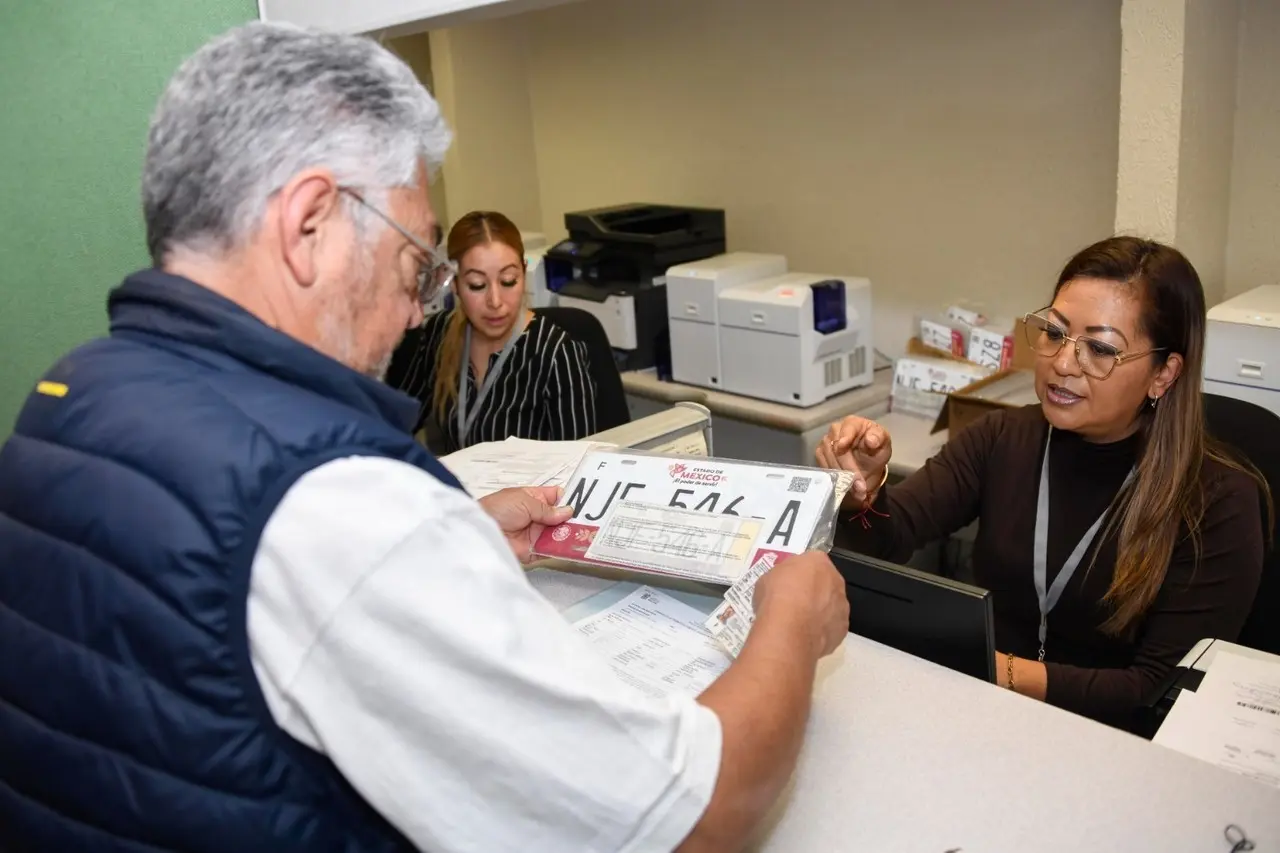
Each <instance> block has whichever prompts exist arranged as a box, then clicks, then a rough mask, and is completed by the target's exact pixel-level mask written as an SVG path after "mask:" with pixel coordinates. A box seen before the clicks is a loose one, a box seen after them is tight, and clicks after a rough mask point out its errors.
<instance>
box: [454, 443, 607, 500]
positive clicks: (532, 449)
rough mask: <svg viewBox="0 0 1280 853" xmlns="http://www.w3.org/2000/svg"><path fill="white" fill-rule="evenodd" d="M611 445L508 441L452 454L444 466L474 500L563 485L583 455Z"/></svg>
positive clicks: (472, 447) (479, 445) (474, 447)
mask: <svg viewBox="0 0 1280 853" xmlns="http://www.w3.org/2000/svg"><path fill="white" fill-rule="evenodd" d="M609 446H610V445H607V444H601V443H599V442H595V441H531V440H529V439H525V438H508V439H507V440H506V441H488V442H484V443H483V444H475V445H472V446H471V447H468V448H465V449H463V450H459V451H458V452H457V453H450V454H449V455H448V456H445V457H442V458H441V459H440V462H441V464H443V465H444V467H446V468H448V469H449V472H450V473H451V474H453V476H455V477H457V478H458V481H459V482H461V483H462V485H463V487H464V488H465V489H466V490H467V492H468V494H470V495H471V496H472V497H473V498H482V497H484V496H485V495H490V494H493V493H494V492H497V491H501V490H502V489H507V488H522V487H524V486H563V485H564V484H565V483H566V482H567V481H568V479H569V477H570V475H572V474H573V471H574V469H575V468H577V467H578V463H579V462H580V461H582V457H583V455H585V454H586V453H587V452H588V451H590V450H595V449H597V448H601V447H609Z"/></svg>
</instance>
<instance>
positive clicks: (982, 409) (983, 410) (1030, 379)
mask: <svg viewBox="0 0 1280 853" xmlns="http://www.w3.org/2000/svg"><path fill="white" fill-rule="evenodd" d="M1038 402H1040V398H1039V397H1037V396H1036V387H1035V373H1034V372H1033V371H1030V370H1001V371H1000V372H999V373H993V374H992V375H990V376H988V377H987V378H985V379H979V380H978V381H977V382H974V383H973V384H972V385H969V386H966V387H964V388H961V389H960V390H958V391H953V392H951V393H950V394H948V395H947V402H946V405H945V406H943V407H942V412H941V413H940V414H939V415H938V419H937V420H936V421H935V422H934V424H933V429H932V430H931V431H932V432H938V431H939V430H943V429H945V430H949V431H950V432H949V434H948V436H949V437H950V436H954V435H955V434H956V433H958V432H960V430H962V429H964V428H965V427H967V426H969V424H971V423H973V422H974V421H976V420H978V419H979V418H981V417H982V416H983V415H985V414H987V413H988V412H993V411H996V410H997V409H1009V408H1017V407H1020V406H1029V405H1032V404H1033V403H1038Z"/></svg>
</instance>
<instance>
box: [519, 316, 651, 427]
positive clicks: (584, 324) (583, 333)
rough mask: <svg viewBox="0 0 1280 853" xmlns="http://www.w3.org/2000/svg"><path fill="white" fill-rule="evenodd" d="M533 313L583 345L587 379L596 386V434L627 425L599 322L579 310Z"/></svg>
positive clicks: (628, 416)
mask: <svg viewBox="0 0 1280 853" xmlns="http://www.w3.org/2000/svg"><path fill="white" fill-rule="evenodd" d="M534 313H535V314H537V315H539V316H542V317H546V318H547V319H548V320H550V321H551V322H553V323H555V324H556V325H557V326H559V327H560V328H562V329H564V331H565V334H567V335H568V336H569V337H571V338H573V339H574V340H575V341H579V342H581V343H583V344H586V347H587V356H588V358H590V360H591V364H590V366H589V369H590V372H591V379H592V380H593V381H594V382H595V386H596V430H597V431H599V432H603V431H605V430H607V429H613V428H614V427H618V426H622V425H623V424H627V423H631V410H630V409H628V408H627V394H626V392H625V391H624V390H623V389H622V374H621V373H619V372H618V363H617V362H616V361H614V357H613V347H612V346H611V345H610V344H609V336H608V335H606V334H605V331H604V326H601V325H600V321H599V320H597V319H596V318H595V317H594V316H592V315H591V314H589V313H587V312H586V311H583V310H582V309H580V308H565V307H560V306H555V307H550V308H535V309H534Z"/></svg>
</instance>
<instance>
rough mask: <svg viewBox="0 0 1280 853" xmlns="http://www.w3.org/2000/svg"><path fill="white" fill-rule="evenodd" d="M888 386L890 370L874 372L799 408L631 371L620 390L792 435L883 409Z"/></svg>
mask: <svg viewBox="0 0 1280 853" xmlns="http://www.w3.org/2000/svg"><path fill="white" fill-rule="evenodd" d="M892 382H893V371H892V370H891V369H890V370H878V371H876V373H875V381H873V382H872V384H870V385H866V386H864V387H862V388H855V389H853V390H852V391H846V392H844V393H843V394H837V395H836V396H834V397H831V398H830V399H828V400H826V401H824V402H821V403H819V404H817V405H816V406H809V407H808V408H800V407H798V406H786V405H783V404H782V403H773V402H770V401H768V400H757V399H755V398H754V397H743V396H740V395H738V394H727V393H725V392H724V391H716V390H713V389H710V388H700V387H698V386H696V385H683V384H681V383H679V382H663V381H662V380H660V379H658V377H657V376H656V375H655V374H654V373H653V372H651V371H640V370H633V371H628V372H626V373H623V374H622V386H623V388H624V389H626V392H627V393H628V394H632V395H635V396H637V397H644V398H646V399H649V400H657V401H658V402H662V403H678V402H681V401H686V400H687V401H690V402H694V403H701V404H702V405H704V406H706V407H707V408H708V409H710V410H711V414H712V415H720V416H723V417H727V418H732V419H734V420H738V421H743V422H744V423H750V424H757V425H759V426H765V427H772V428H774V429H778V430H782V431H784V432H794V433H803V432H808V431H809V430H811V429H814V428H816V427H822V428H823V429H826V428H827V427H828V426H829V425H830V424H831V423H832V422H833V421H838V420H839V419H840V418H843V417H844V416H845V415H852V414H856V413H858V412H862V411H863V410H866V409H871V408H874V407H876V406H883V405H884V404H885V402H886V401H887V400H888V399H889V389H890V386H891V384H892Z"/></svg>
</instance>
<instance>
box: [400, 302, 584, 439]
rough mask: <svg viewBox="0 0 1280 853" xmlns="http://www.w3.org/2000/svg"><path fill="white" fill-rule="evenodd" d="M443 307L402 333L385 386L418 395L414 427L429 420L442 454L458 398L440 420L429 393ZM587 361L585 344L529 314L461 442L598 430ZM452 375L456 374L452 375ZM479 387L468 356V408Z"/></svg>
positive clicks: (453, 432) (453, 435)
mask: <svg viewBox="0 0 1280 853" xmlns="http://www.w3.org/2000/svg"><path fill="white" fill-rule="evenodd" d="M449 314H450V312H448V311H442V312H440V313H439V314H433V315H432V316H430V317H428V318H427V321H426V322H425V323H424V324H423V326H422V328H421V329H417V330H415V331H414V332H413V333H411V334H410V335H409V336H407V337H406V338H405V340H404V343H402V344H401V345H400V348H399V349H398V350H397V351H396V354H395V358H393V359H392V362H391V368H390V370H389V371H388V372H387V383H388V384H389V385H391V386H392V387H395V388H399V389H400V390H401V391H404V392H405V393H406V394H411V395H412V396H414V397H417V398H418V399H419V400H420V401H421V402H422V408H421V410H420V413H419V415H418V425H417V428H419V429H420V428H422V427H423V426H424V425H426V424H427V422H428V420H431V421H433V422H434V423H435V426H436V428H437V429H438V430H439V431H440V433H441V434H442V435H443V438H444V445H445V446H444V448H442V449H443V451H444V452H446V453H451V452H453V451H455V450H457V449H459V448H460V447H461V446H462V443H461V441H460V440H459V435H458V422H457V403H456V402H455V403H454V404H453V405H452V406H451V407H450V408H449V411H448V413H447V414H448V416H447V417H446V418H445V422H444V423H439V421H438V420H437V419H436V417H435V413H434V412H433V406H432V402H431V397H432V392H433V388H434V386H435V379H436V370H435V365H436V352H437V350H438V349H439V348H440V340H441V337H442V336H443V335H444V330H445V327H446V326H447V325H448V321H449ZM497 360H498V354H497V353H494V354H493V355H492V356H490V357H489V370H493V366H494V364H495V363H496V362H497ZM589 364H590V362H589V356H588V354H587V347H586V345H585V344H583V343H581V342H580V341H575V340H573V339H572V338H570V337H569V336H568V334H566V333H565V331H564V330H563V329H562V328H560V327H559V326H557V325H556V324H555V323H553V322H552V321H550V320H547V319H546V318H544V317H540V316H538V315H536V314H535V315H534V317H533V319H532V320H531V321H530V322H529V325H528V326H526V327H525V330H524V333H523V334H522V335H521V336H520V339H519V340H518V341H516V344H515V346H514V347H513V348H512V350H511V355H510V356H508V357H507V361H506V364H504V365H503V367H502V372H501V373H500V374H499V375H498V376H497V378H496V379H495V380H494V381H495V383H496V384H495V385H494V387H493V390H491V391H490V392H489V394H488V396H487V397H486V398H485V400H484V403H483V404H482V409H481V411H480V414H479V415H477V416H476V418H475V421H474V422H473V423H472V425H471V430H470V432H469V433H468V434H467V444H468V445H472V444H479V443H480V442H482V441H502V440H503V439H506V438H508V437H511V436H515V437H517V438H532V439H538V440H541V441H566V440H572V439H579V438H585V437H587V436H589V435H591V434H592V433H594V432H595V431H596V388H595V383H594V382H593V381H592V379H591V373H590V370H589ZM486 378H487V374H486ZM453 381H454V382H456V381H457V379H456V377H455V378H454V379H453ZM478 393H479V390H478V388H477V385H476V377H475V371H474V370H473V369H472V368H471V366H470V360H468V362H467V406H468V409H467V411H468V413H470V411H472V409H474V407H475V400H476V396H477V395H478Z"/></svg>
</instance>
